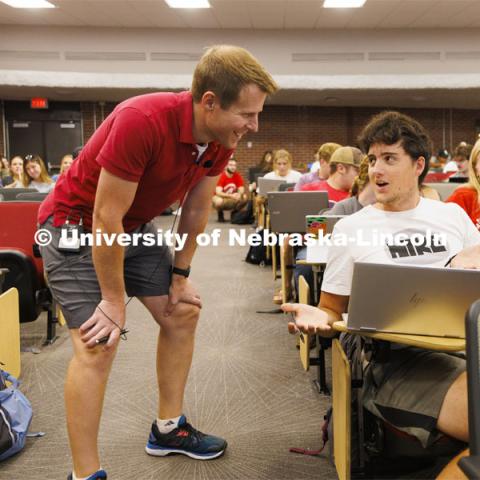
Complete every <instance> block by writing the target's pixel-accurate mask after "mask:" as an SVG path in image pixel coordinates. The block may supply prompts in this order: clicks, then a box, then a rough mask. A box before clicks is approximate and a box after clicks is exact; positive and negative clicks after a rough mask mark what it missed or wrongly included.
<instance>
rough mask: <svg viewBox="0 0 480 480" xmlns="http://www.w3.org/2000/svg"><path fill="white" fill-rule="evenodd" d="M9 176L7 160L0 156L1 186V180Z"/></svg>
mask: <svg viewBox="0 0 480 480" xmlns="http://www.w3.org/2000/svg"><path fill="white" fill-rule="evenodd" d="M9 176H10V164H9V162H8V158H7V157H4V156H3V155H0V182H2V184H3V180H4V179H5V178H6V177H9Z"/></svg>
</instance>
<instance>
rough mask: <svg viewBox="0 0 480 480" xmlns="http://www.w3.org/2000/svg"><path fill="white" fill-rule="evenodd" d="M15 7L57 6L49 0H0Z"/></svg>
mask: <svg viewBox="0 0 480 480" xmlns="http://www.w3.org/2000/svg"><path fill="white" fill-rule="evenodd" d="M0 1H1V2H3V3H6V4H7V5H9V6H10V7H13V8H55V5H53V3H50V2H47V0H0Z"/></svg>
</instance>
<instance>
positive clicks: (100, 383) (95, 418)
mask: <svg viewBox="0 0 480 480" xmlns="http://www.w3.org/2000/svg"><path fill="white" fill-rule="evenodd" d="M70 336H71V338H72V342H73V348H74V354H73V358H72V359H71V360H70V364H69V367H68V371H67V378H66V381H65V408H66V414H67V429H68V438H69V441H70V449H71V452H72V459H73V469H74V472H75V475H76V476H79V477H86V476H88V475H91V474H92V473H94V472H96V471H97V470H98V469H99V468H100V459H99V456H98V448H97V438H98V430H99V425H100V416H101V414H102V407H103V399H104V395H105V387H106V385H107V380H108V375H109V373H110V370H111V367H112V363H113V359H114V358H115V353H116V348H112V349H111V350H109V351H108V352H105V351H104V350H103V347H101V346H99V347H95V348H92V349H89V348H87V347H86V346H85V344H84V343H83V342H82V340H81V338H80V333H79V330H78V329H71V330H70Z"/></svg>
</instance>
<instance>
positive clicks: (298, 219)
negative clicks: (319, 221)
mask: <svg viewBox="0 0 480 480" xmlns="http://www.w3.org/2000/svg"><path fill="white" fill-rule="evenodd" d="M327 207H328V193H327V192H271V193H269V194H268V210H269V212H270V225H271V230H272V232H275V233H305V216H306V215H313V214H316V213H318V212H319V211H320V210H323V209H325V208H327Z"/></svg>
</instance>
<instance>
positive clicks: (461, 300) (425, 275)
mask: <svg viewBox="0 0 480 480" xmlns="http://www.w3.org/2000/svg"><path fill="white" fill-rule="evenodd" d="M479 285H480V271H479V270H461V269H453V268H432V267H420V266H413V265H409V266H406V265H381V264H375V263H362V262H358V263H355V266H354V269H353V279H352V292H351V295H350V301H349V306H348V315H345V317H346V320H347V324H348V328H351V329H354V330H360V331H365V332H377V331H378V332H387V333H406V334H411V335H427V336H435V337H452V338H465V324H464V318H465V312H466V311H467V309H468V308H469V306H470V304H471V303H473V302H474V301H475V300H477V299H478V296H479V287H478V286H479Z"/></svg>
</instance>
